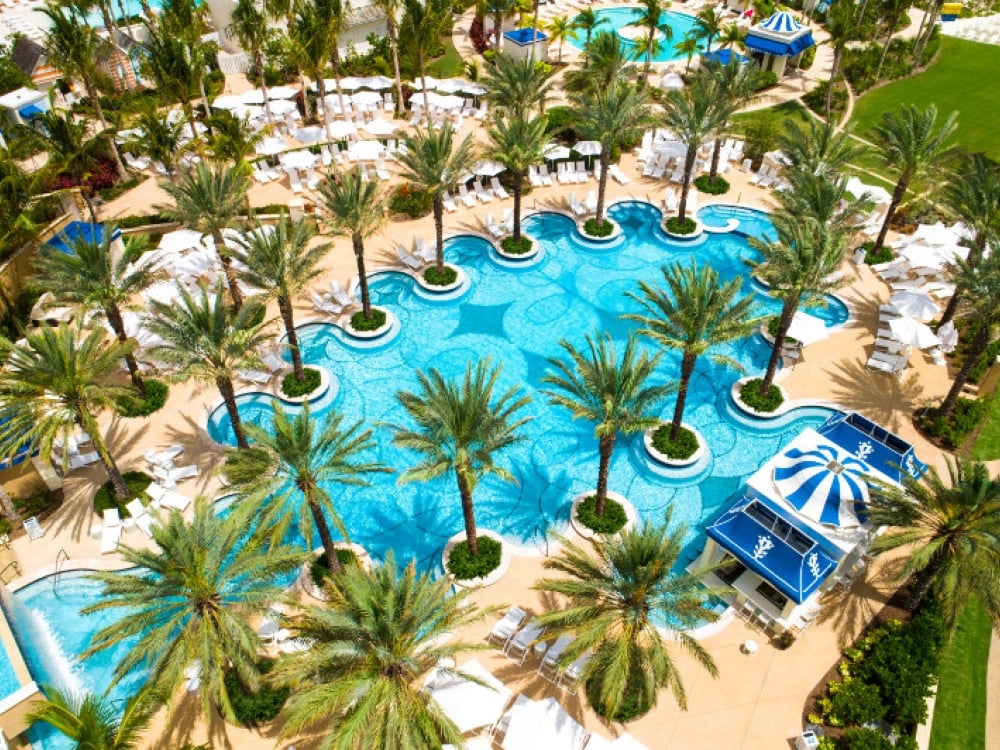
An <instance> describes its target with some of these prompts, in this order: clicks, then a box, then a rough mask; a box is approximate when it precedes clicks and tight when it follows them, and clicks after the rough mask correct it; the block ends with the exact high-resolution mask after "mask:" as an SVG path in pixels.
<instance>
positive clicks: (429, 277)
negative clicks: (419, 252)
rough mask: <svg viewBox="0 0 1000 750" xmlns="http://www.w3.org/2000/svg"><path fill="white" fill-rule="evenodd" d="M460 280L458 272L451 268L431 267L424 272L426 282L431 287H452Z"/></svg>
mask: <svg viewBox="0 0 1000 750" xmlns="http://www.w3.org/2000/svg"><path fill="white" fill-rule="evenodd" d="M457 280H458V270H457V269H455V268H452V267H451V266H445V267H444V268H438V267H437V266H429V267H428V268H427V269H426V270H425V271H424V281H426V282H427V283H428V284H430V285H431V286H451V285H452V284H454V283H455V282H456V281H457Z"/></svg>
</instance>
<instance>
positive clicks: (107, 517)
mask: <svg viewBox="0 0 1000 750" xmlns="http://www.w3.org/2000/svg"><path fill="white" fill-rule="evenodd" d="M121 537H122V522H121V519H120V518H119V517H118V508H108V509H106V510H105V511H104V529H103V530H102V531H101V554H102V555H106V554H108V553H109V552H114V551H115V550H116V549H118V540H119V539H121Z"/></svg>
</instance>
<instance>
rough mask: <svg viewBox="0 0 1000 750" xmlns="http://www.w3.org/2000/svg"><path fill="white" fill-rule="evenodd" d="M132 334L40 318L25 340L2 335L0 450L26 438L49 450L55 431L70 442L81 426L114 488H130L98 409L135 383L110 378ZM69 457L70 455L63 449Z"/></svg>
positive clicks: (6, 451) (120, 493)
mask: <svg viewBox="0 0 1000 750" xmlns="http://www.w3.org/2000/svg"><path fill="white" fill-rule="evenodd" d="M133 344H134V342H133V341H128V342H121V341H117V340H115V341H111V342H109V341H108V339H107V335H106V334H105V332H104V331H101V330H93V331H89V332H87V333H86V334H85V333H84V332H83V331H82V330H80V329H79V328H76V327H73V326H68V325H60V326H59V327H58V328H53V327H51V326H42V327H41V328H39V329H36V330H35V331H26V332H25V333H24V338H23V340H22V342H21V343H18V344H14V343H12V342H10V341H8V340H7V339H4V338H2V337H0V359H3V360H4V361H6V363H7V365H6V367H4V368H3V370H0V455H4V456H10V455H13V454H14V453H15V452H16V451H17V450H18V449H20V448H21V447H23V446H24V445H29V446H30V447H31V448H37V449H38V451H39V452H40V453H41V455H42V456H43V457H45V458H49V457H50V456H51V455H52V446H53V444H54V442H55V441H56V439H57V438H61V439H62V441H63V444H64V445H65V444H68V441H69V438H70V436H71V435H72V433H73V431H74V430H76V429H77V428H78V427H79V428H80V429H82V430H83V431H84V432H86V433H88V434H89V435H90V439H91V441H92V442H93V444H94V448H95V449H96V450H97V454H98V455H99V456H100V457H101V463H102V464H103V465H104V469H105V471H107V473H108V479H110V480H111V486H112V487H113V488H114V491H115V495H116V496H117V497H118V498H120V499H122V500H127V499H128V498H130V497H131V496H132V493H131V492H129V489H128V487H127V486H126V485H125V480H124V479H123V478H122V474H121V471H119V470H118V464H116V463H115V459H114V457H113V456H112V455H111V451H110V449H109V448H108V444H107V441H106V440H105V439H104V434H103V431H102V429H101V426H100V425H99V424H98V422H97V412H99V411H102V410H104V409H109V408H114V407H115V406H116V405H117V404H118V402H119V401H120V400H121V399H123V398H128V397H129V396H130V395H131V389H130V388H126V387H124V386H120V385H114V384H111V383H109V382H107V378H108V376H109V375H110V374H111V373H112V372H114V371H115V370H117V369H118V364H119V362H120V361H121V360H122V359H123V358H124V357H125V355H126V354H128V353H129V352H130V351H131V350H132V347H133ZM64 460H65V457H64Z"/></svg>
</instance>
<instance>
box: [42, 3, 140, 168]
mask: <svg viewBox="0 0 1000 750" xmlns="http://www.w3.org/2000/svg"><path fill="white" fill-rule="evenodd" d="M40 10H41V12H42V13H44V14H45V16H46V17H47V18H48V26H49V30H48V33H47V34H46V36H45V54H46V57H47V58H48V61H49V64H50V65H53V66H55V67H56V68H57V69H59V70H60V71H62V73H63V75H65V76H66V77H67V78H69V79H76V80H79V81H80V82H81V83H83V88H84V91H86V92H87V98H88V100H89V101H90V104H91V105H92V106H93V107H94V114H96V115H97V122H98V123H99V124H100V126H101V133H108V121H107V119H105V117H104V108H103V107H102V106H101V97H100V93H99V92H98V90H97V82H98V80H99V79H100V78H101V75H102V74H101V70H100V68H99V67H98V60H100V59H101V58H102V57H104V56H105V52H106V51H107V49H108V47H109V44H108V42H107V41H106V40H104V39H102V38H101V36H100V35H99V34H98V33H97V29H95V28H93V27H92V26H91V25H90V24H88V23H87V18H86V13H85V12H84V11H83V10H82V9H81V8H80V7H79V6H78V5H75V4H73V3H69V4H66V5H55V4H46V5H43V6H42V7H41V8H40ZM108 33H109V34H110V33H111V27H110V26H109V27H108ZM104 140H105V143H106V145H107V148H108V151H109V152H110V153H111V156H112V158H113V159H114V160H115V168H116V169H117V170H118V177H119V179H122V180H124V179H126V178H127V177H128V172H126V171H125V165H124V164H122V160H121V156H120V155H119V153H118V148H117V146H116V145H115V141H114V138H113V137H112V136H111V135H110V134H109V135H107V136H106V137H105V139H104Z"/></svg>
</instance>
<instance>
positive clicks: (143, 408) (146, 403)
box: [115, 378, 170, 418]
mask: <svg viewBox="0 0 1000 750" xmlns="http://www.w3.org/2000/svg"><path fill="white" fill-rule="evenodd" d="M142 382H143V385H144V386H145V387H146V397H145V398H139V396H138V394H137V395H135V396H128V397H126V398H123V399H121V401H119V402H118V404H117V406H116V409H115V411H117V412H118V414H120V415H121V416H123V417H126V418H133V417H148V416H149V415H150V414H155V413H156V412H158V411H159V410H160V409H162V408H163V405H164V404H165V403H167V396H168V395H169V393H170V389H169V388H168V387H167V384H166V383H164V382H162V381H160V380H153V379H152V378H150V379H147V380H144V381H142Z"/></svg>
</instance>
